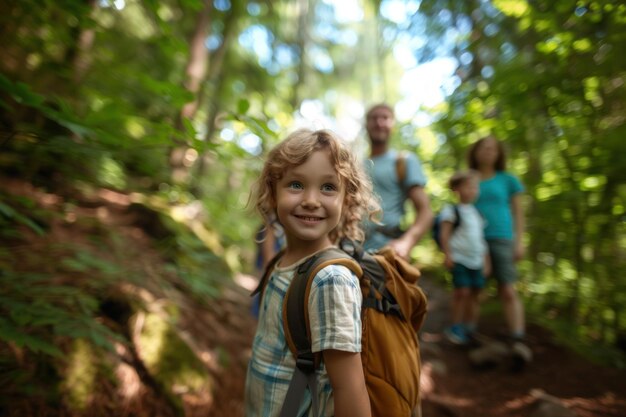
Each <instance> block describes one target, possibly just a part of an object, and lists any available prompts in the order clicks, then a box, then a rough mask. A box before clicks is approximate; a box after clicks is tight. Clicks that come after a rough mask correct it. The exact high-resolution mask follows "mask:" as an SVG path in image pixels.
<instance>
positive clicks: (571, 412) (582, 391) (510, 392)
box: [420, 275, 626, 417]
mask: <svg viewBox="0 0 626 417" xmlns="http://www.w3.org/2000/svg"><path fill="white" fill-rule="evenodd" d="M420 285H421V286H422V288H423V289H424V291H425V292H426V294H427V297H428V300H429V312H428V316H427V319H426V322H425V324H424V327H423V328H422V332H421V335H420V339H421V349H422V395H423V416H424V417H443V416H454V417H479V416H491V417H500V416H502V417H504V416H507V417H556V416H562V417H574V416H577V417H592V416H607V417H608V416H614V417H618V416H624V415H626V372H624V371H623V370H622V371H619V370H616V369H610V368H608V367H604V366H600V365H596V364H593V363H591V362H589V361H588V360H586V359H584V358H582V357H580V356H578V355H577V354H575V353H573V352H571V351H569V350H567V349H566V348H564V347H563V346H560V345H558V344H557V343H555V341H554V338H553V336H552V335H551V334H550V333H549V332H548V331H547V330H545V329H543V328H541V327H539V326H537V325H534V324H532V323H531V324H529V325H528V329H527V332H528V336H527V343H528V346H529V347H530V348H531V349H532V352H533V356H534V357H533V361H532V362H531V363H530V364H528V365H527V366H526V368H525V369H524V370H522V371H520V372H514V371H513V370H512V369H511V368H510V367H509V366H507V365H505V364H501V365H499V366H494V367H492V368H488V369H481V370H479V369H475V368H473V367H472V365H471V363H470V361H469V357H468V354H469V352H470V350H469V349H468V348H464V347H459V346H454V345H452V344H451V343H449V342H448V341H447V340H446V339H445V338H444V337H443V336H442V333H441V332H442V331H443V329H444V328H445V326H446V325H447V323H448V317H449V305H450V293H449V292H448V291H447V290H446V289H444V288H442V287H441V286H440V285H438V284H437V283H436V282H435V281H434V280H433V279H432V278H431V277H429V276H428V275H425V276H423V277H422V280H421V282H420ZM503 326H504V321H503V319H501V318H499V317H485V318H484V319H483V320H482V321H481V324H480V328H479V330H480V331H481V333H484V334H485V335H487V336H489V337H492V338H497V337H498V334H500V333H501V332H502V330H503Z"/></svg>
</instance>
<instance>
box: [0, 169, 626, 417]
mask: <svg viewBox="0 0 626 417" xmlns="http://www.w3.org/2000/svg"><path fill="white" fill-rule="evenodd" d="M4 184H5V185H6V186H7V187H6V188H7V189H8V190H10V191H9V192H10V193H11V194H15V195H22V196H28V197H29V198H31V199H32V200H33V201H36V202H37V203H38V204H39V205H40V207H41V208H42V209H45V210H48V211H57V210H60V209H59V208H58V207H59V206H62V204H61V203H58V202H57V203H54V204H52V203H50V204H44V203H45V202H46V201H48V200H49V201H57V200H59V199H60V197H58V196H54V195H51V194H46V193H42V192H41V191H38V190H36V189H35V188H33V187H31V186H30V185H28V184H24V183H21V182H17V183H12V184H11V185H12V186H11V187H8V186H9V182H8V181H4ZM109 194H110V193H109ZM107 195H108V194H107ZM105 196H106V195H105ZM53 197H54V198H53ZM117 197H120V196H117ZM109 200H111V198H104V197H101V198H100V199H99V200H98V202H97V204H92V206H93V207H87V208H81V207H76V208H75V210H74V211H73V213H74V214H75V215H76V216H77V218H78V220H80V219H81V218H84V219H86V220H89V219H93V220H94V221H93V222H90V223H88V224H91V225H95V224H97V223H96V221H95V220H96V219H98V218H100V217H103V218H106V219H109V220H108V223H107V224H106V227H107V229H110V230H111V231H112V232H113V233H114V234H117V235H119V236H121V237H123V238H124V241H125V242H127V244H128V245H129V246H128V248H136V250H134V252H132V251H131V252H129V253H128V256H127V257H128V258H129V262H131V263H132V264H133V266H134V267H136V268H139V269H140V270H141V271H140V272H142V273H143V272H145V275H146V276H156V277H159V276H161V275H164V273H163V274H162V271H161V269H160V267H159V265H160V264H163V263H164V261H163V259H162V257H161V254H160V253H158V251H156V250H154V248H153V244H152V241H151V239H150V238H149V237H148V236H146V235H145V234H144V233H142V231H141V230H140V229H138V228H137V227H136V223H137V219H136V218H135V217H133V216H130V217H129V214H128V212H129V205H128V203H121V202H120V201H123V199H121V198H117V200H118V202H117V203H115V204H113V203H111V202H110V201H109ZM72 207H74V206H72ZM104 214H106V216H104ZM65 217H67V216H65ZM63 218H64V217H63V216H62V215H58V216H56V217H55V220H54V221H51V223H50V227H49V231H48V234H47V237H45V238H42V237H36V236H32V237H30V238H28V239H25V240H24V242H23V244H24V245H26V246H25V247H28V248H29V251H28V252H27V253H28V254H30V255H31V257H32V258H33V259H37V257H39V256H42V255H45V254H46V251H49V248H50V247H51V243H54V242H70V241H72V242H75V243H76V245H80V246H85V247H86V246H87V245H90V243H89V238H90V237H93V235H94V234H95V233H99V232H98V230H99V229H97V228H96V229H94V228H93V227H90V228H85V227H79V226H78V224H79V223H81V222H80V221H76V222H73V223H68V222H67V221H65V220H63ZM105 249H106V248H105ZM101 252H102V253H100V252H96V253H100V255H102V256H103V257H105V259H106V256H107V254H106V253H105V251H101ZM29 259H30V258H29ZM44 259H47V258H45V257H44ZM26 260H27V259H26V258H24V257H23V259H22V262H25V261H26ZM234 281H235V283H233V284H229V285H227V286H226V288H224V291H223V292H222V296H221V297H219V298H218V299H217V300H214V301H213V302H212V303H210V304H209V305H208V306H206V305H204V306H203V305H201V304H198V303H195V302H192V301H190V300H188V299H183V301H184V303H181V306H183V305H184V306H185V308H184V309H183V311H184V314H183V315H182V318H181V320H179V322H180V329H179V331H180V333H181V334H186V335H189V338H186V340H187V339H190V340H189V341H190V342H193V343H192V344H193V345H194V346H195V347H196V348H197V349H196V350H197V351H198V354H199V356H200V357H201V358H205V357H206V358H208V359H207V361H208V364H207V366H208V367H209V368H210V369H211V374H212V376H214V377H215V384H214V385H213V387H214V389H213V390H212V392H204V393H203V394H201V395H190V394H184V393H183V394H182V400H183V403H184V406H185V410H186V412H185V416H187V417H195V416H215V417H223V416H229V417H239V416H243V387H244V381H245V372H246V364H247V360H248V358H249V355H250V345H251V342H252V337H253V333H254V328H255V321H254V319H253V318H252V316H251V315H250V308H249V306H250V298H249V297H248V294H249V291H248V290H249V288H250V287H252V286H253V285H254V283H255V282H254V279H253V278H252V277H250V276H247V275H239V276H237V277H235V280H234ZM420 285H421V286H422V288H423V289H424V291H425V292H426V295H427V297H428V300H429V313H428V315H427V319H426V322H425V324H424V327H423V329H422V331H421V334H420V338H421V348H422V396H423V407H422V410H423V413H422V415H423V416H424V417H440V416H452V417H474V416H476V417H478V416H481V417H484V416H493V417H499V416H507V417H518V416H519V417H522V416H524V417H548V416H550V417H558V416H561V417H564V416H565V415H566V414H557V412H552V413H548V414H538V411H539V410H540V409H541V408H542V407H543V405H546V401H544V400H545V399H546V398H549V399H550V401H552V402H553V403H558V404H559V405H560V406H564V407H566V408H567V409H569V410H570V411H572V412H574V413H575V414H573V415H576V416H578V417H591V416H615V417H617V416H626V371H624V370H616V369H611V368H609V367H606V366H601V365H597V364H594V363H592V362H590V361H589V360H586V359H584V358H582V357H580V356H578V355H577V354H575V353H573V352H571V351H570V350H568V349H567V348H565V347H563V346H561V345H559V344H557V343H556V342H555V339H554V338H553V336H552V335H551V334H550V332H548V331H547V330H545V329H543V328H541V327H539V326H537V325H533V324H531V325H529V327H528V345H529V347H530V348H531V349H532V351H533V354H534V360H533V361H532V362H531V363H530V364H529V365H528V366H527V367H526V368H525V369H524V370H523V371H521V372H512V371H511V370H510V369H507V367H505V366H499V367H493V368H491V369H484V370H480V371H479V370H476V369H474V368H472V366H471V365H470V362H469V360H468V353H469V352H468V350H467V349H462V348H459V347H458V346H454V345H452V344H450V343H449V342H447V341H446V340H445V338H443V337H442V333H441V332H442V331H443V329H444V327H445V326H446V324H447V322H448V317H449V310H448V308H449V297H450V293H449V291H448V290H447V289H445V288H443V287H442V286H441V285H440V284H438V283H437V282H436V281H435V279H433V278H432V277H431V276H429V275H428V274H424V276H423V277H422V279H421V281H420ZM157 295H158V294H157ZM159 296H161V297H162V296H163V295H159ZM179 297H182V295H180V294H179ZM502 325H503V322H502V320H501V318H499V317H485V319H484V320H483V321H482V322H481V328H480V331H481V333H484V334H486V335H488V336H491V337H496V335H497V334H498V333H499V332H500V331H501V329H502ZM0 350H2V349H0ZM216 352H217V353H216ZM5 353H6V352H5ZM218 354H219V355H218ZM215 356H223V357H226V358H229V360H228V361H226V362H224V363H223V364H216V363H215V362H216V361H215V360H214V357H215ZM211 358H213V359H211ZM0 385H1V384H0ZM0 388H1V387H0ZM0 391H1V389H0ZM110 391H111V392H110V393H109V392H108V391H106V390H103V392H102V393H101V394H100V395H101V396H106V398H107V399H108V404H107V407H108V408H103V409H102V410H100V411H101V412H96V411H97V410H96V408H97V407H98V406H97V405H96V403H97V402H96V403H94V404H93V408H91V411H90V415H98V416H100V415H115V416H131V415H132V416H150V417H157V416H163V417H171V416H172V415H173V414H172V413H170V412H167V411H166V408H164V407H163V406H162V405H161V401H160V398H159V396H158V395H155V393H154V392H151V390H150V389H146V390H143V391H141V392H143V393H144V394H143V395H141V396H139V398H138V399H137V400H136V401H135V403H133V404H134V406H133V407H135V406H136V407H137V409H136V410H135V411H133V410H134V408H129V407H130V406H129V405H124V403H123V402H120V401H119V399H116V398H118V397H117V396H118V395H119V394H115V390H113V389H111V390H110ZM1 394H2V393H1V392H0V396H2V395H1ZM550 401H547V402H550ZM22 403H23V406H20V407H18V406H17V404H16V403H15V402H13V404H12V406H11V409H12V411H14V413H11V414H9V415H11V416H13V415H15V416H17V415H19V416H20V417H31V416H32V417H34V416H43V415H47V416H69V415H74V414H72V413H62V412H59V411H58V410H53V409H51V408H50V407H54V406H53V405H52V406H51V405H50V404H49V403H48V405H44V404H43V403H42V407H41V408H37V407H36V405H37V402H35V401H29V399H28V398H25V399H24V401H23V402H22ZM28 410H34V411H28ZM107 410H110V412H108V411H107ZM137 410H141V411H137ZM561 411H562V410H561ZM0 415H4V414H3V410H2V408H0ZM570 415H572V414H570Z"/></svg>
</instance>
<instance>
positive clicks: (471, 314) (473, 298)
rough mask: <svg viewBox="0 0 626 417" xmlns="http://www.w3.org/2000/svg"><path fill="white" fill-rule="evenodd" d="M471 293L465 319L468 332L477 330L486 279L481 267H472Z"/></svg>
mask: <svg viewBox="0 0 626 417" xmlns="http://www.w3.org/2000/svg"><path fill="white" fill-rule="evenodd" d="M470 272H471V283H470V287H471V289H470V294H469V299H468V302H467V309H466V315H465V320H464V322H465V323H464V325H465V329H466V331H467V333H468V334H471V333H473V332H475V331H476V328H477V327H478V319H479V317H480V295H481V293H482V290H483V288H485V284H486V279H485V276H484V275H483V273H482V270H480V269H472V270H470Z"/></svg>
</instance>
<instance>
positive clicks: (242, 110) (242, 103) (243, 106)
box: [237, 98, 250, 114]
mask: <svg viewBox="0 0 626 417" xmlns="http://www.w3.org/2000/svg"><path fill="white" fill-rule="evenodd" d="M249 109H250V102H249V101H248V100H246V99H245V98H242V99H239V101H238V102H237V111H238V112H239V114H246V113H247V112H248V110H249Z"/></svg>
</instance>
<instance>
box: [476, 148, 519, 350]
mask: <svg viewBox="0 0 626 417" xmlns="http://www.w3.org/2000/svg"><path fill="white" fill-rule="evenodd" d="M468 163H469V167H470V168H471V169H475V170H477V171H478V172H479V173H480V178H481V181H480V195H479V197H478V200H477V201H476V203H475V205H476V208H477V209H478V211H480V213H481V214H482V215H483V217H484V218H485V220H486V223H487V226H486V228H485V239H486V240H487V244H488V246H489V254H490V257H491V262H492V268H491V270H492V275H493V276H494V277H495V278H496V280H497V282H498V294H499V296H500V299H501V301H502V304H503V308H504V313H505V317H506V321H507V325H508V327H509V331H510V335H511V336H512V337H513V338H515V339H521V338H523V337H524V333H525V320H524V305H523V304H522V302H521V300H520V298H519V296H518V294H517V291H516V290H515V282H516V281H517V269H516V267H515V263H516V262H517V261H519V260H520V259H521V258H522V257H523V256H524V246H523V244H522V233H523V230H524V214H523V210H522V204H521V194H522V192H523V191H524V187H523V186H522V183H521V182H520V181H519V180H518V179H517V178H516V177H515V176H513V175H511V174H509V173H508V172H506V156H505V153H504V148H503V146H502V144H501V143H500V142H499V141H498V140H497V139H496V138H495V137H494V136H488V137H486V138H483V139H480V140H479V141H478V142H476V143H475V144H474V145H473V146H472V148H471V149H470V151H469V154H468Z"/></svg>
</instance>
